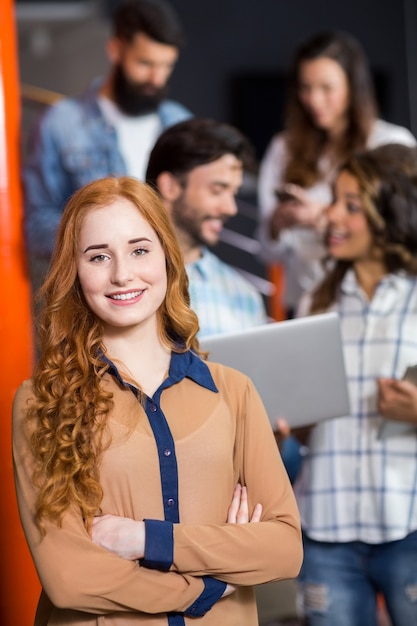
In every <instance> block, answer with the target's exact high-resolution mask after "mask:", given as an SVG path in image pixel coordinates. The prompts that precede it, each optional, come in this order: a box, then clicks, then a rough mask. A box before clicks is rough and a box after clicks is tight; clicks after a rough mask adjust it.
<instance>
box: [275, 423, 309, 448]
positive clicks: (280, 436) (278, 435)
mask: <svg viewBox="0 0 417 626" xmlns="http://www.w3.org/2000/svg"><path fill="white" fill-rule="evenodd" d="M314 426H315V424H309V425H308V426H299V427H298V428H292V429H291V428H290V426H289V424H288V422H287V421H286V420H285V419H284V418H282V417H279V418H278V419H277V420H276V422H275V430H274V435H275V441H276V442H277V444H278V448H279V449H281V447H282V443H283V441H284V439H287V437H289V436H290V435H293V437H295V438H296V439H297V440H298V442H299V443H301V445H303V446H307V445H308V440H309V438H310V434H311V431H312V430H313V428H314Z"/></svg>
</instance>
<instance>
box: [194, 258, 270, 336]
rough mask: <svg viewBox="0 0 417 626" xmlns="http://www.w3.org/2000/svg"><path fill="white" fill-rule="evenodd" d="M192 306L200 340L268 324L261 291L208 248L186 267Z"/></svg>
mask: <svg viewBox="0 0 417 626" xmlns="http://www.w3.org/2000/svg"><path fill="white" fill-rule="evenodd" d="M187 274H188V278H189V282H190V284H189V290H190V298H191V307H192V309H193V310H194V311H195V312H196V313H197V315H198V319H199V322H200V332H199V337H207V336H208V335H217V334H220V333H227V332H232V331H235V330H242V329H244V328H251V327H253V326H259V325H261V324H265V323H266V322H267V315H266V312H265V307H264V303H263V300H262V297H261V295H260V294H259V293H258V291H257V290H256V289H255V287H253V286H252V285H251V283H249V282H248V281H247V280H246V279H245V278H243V276H241V275H240V274H239V273H238V272H237V271H236V270H235V269H233V268H232V267H230V265H227V264H226V263H224V262H223V261H221V260H220V259H219V258H218V257H217V256H216V255H215V254H213V253H212V252H210V251H209V250H207V249H204V250H203V253H202V256H201V257H200V258H199V259H198V260H197V261H195V262H194V263H189V264H187Z"/></svg>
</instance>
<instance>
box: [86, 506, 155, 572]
mask: <svg viewBox="0 0 417 626" xmlns="http://www.w3.org/2000/svg"><path fill="white" fill-rule="evenodd" d="M91 539H92V540H93V542H94V543H96V544H97V545H98V546H101V547H102V548H105V549H106V550H109V552H113V554H117V556H120V557H121V558H122V559H127V560H128V561H137V560H138V559H142V558H143V557H144V556H145V522H137V521H135V520H133V519H130V518H129V517H119V516H118V515H102V516H100V517H95V518H94V521H93V524H92V528H91Z"/></svg>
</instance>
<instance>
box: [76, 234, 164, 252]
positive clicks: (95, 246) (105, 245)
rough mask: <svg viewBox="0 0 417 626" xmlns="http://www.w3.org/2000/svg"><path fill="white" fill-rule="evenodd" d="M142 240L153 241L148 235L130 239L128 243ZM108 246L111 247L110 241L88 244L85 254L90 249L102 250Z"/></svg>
mask: <svg viewBox="0 0 417 626" xmlns="http://www.w3.org/2000/svg"><path fill="white" fill-rule="evenodd" d="M141 241H148V242H149V243H152V242H151V240H150V239H148V237H138V238H137V239H129V241H128V242H127V243H140V242H141ZM108 247H109V244H108V243H96V244H94V245H91V246H88V247H87V248H86V249H85V250H84V254H85V253H86V252H88V251H89V250H102V249H103V248H108Z"/></svg>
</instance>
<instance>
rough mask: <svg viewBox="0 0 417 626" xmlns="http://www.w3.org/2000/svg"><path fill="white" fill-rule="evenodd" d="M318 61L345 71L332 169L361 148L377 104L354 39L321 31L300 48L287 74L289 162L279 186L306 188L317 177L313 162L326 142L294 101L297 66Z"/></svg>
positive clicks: (316, 163)
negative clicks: (342, 127) (341, 127)
mask: <svg viewBox="0 0 417 626" xmlns="http://www.w3.org/2000/svg"><path fill="white" fill-rule="evenodd" d="M322 58H326V59H332V60H333V61H335V62H336V63H338V64H339V65H340V67H341V68H342V70H343V71H344V72H345V74H346V78H347V80H348V85H349V106H348V110H347V111H346V118H347V125H346V131H345V133H344V135H343V137H342V138H340V139H339V140H338V143H337V144H335V145H332V148H333V151H334V153H335V158H336V163H335V164H336V166H337V165H339V164H340V163H342V162H343V161H344V160H345V159H346V158H347V157H348V156H349V154H350V153H351V152H353V151H357V150H362V149H365V146H366V141H367V138H368V136H369V133H370V131H371V129H372V125H373V123H374V122H375V120H376V118H377V104H376V99H375V94H374V85H373V81H372V77H371V73H370V70H369V66H368V61H367V58H366V56H365V54H364V51H363V50H362V47H361V46H360V44H359V42H358V41H356V39H354V38H353V37H352V36H351V35H348V34H347V33H344V32H338V31H336V32H323V33H319V34H316V35H315V36H314V37H313V38H312V39H310V40H309V41H307V42H305V43H304V44H302V45H301V46H300V47H299V48H298V50H297V52H296V54H295V57H294V60H293V63H292V66H291V68H290V73H289V84H288V91H287V100H286V106H285V132H286V141H287V146H288V153H289V159H288V163H287V167H286V171H285V174H284V179H285V182H291V183H295V184H297V185H301V186H302V187H311V186H312V185H313V184H314V183H316V182H318V181H319V180H320V179H321V178H322V175H321V173H320V170H319V160H320V157H321V156H322V155H323V152H324V150H325V148H326V146H327V145H328V143H329V135H328V133H327V132H326V131H325V130H323V129H321V128H318V127H317V126H316V125H315V123H314V122H313V120H312V119H311V117H310V115H309V114H308V112H307V111H306V109H305V108H304V106H303V105H302V103H301V101H300V98H299V95H298V91H299V81H300V77H299V74H300V66H301V65H302V63H304V62H305V61H312V60H316V59H322Z"/></svg>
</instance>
